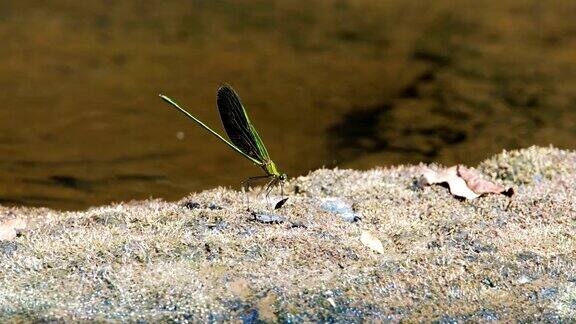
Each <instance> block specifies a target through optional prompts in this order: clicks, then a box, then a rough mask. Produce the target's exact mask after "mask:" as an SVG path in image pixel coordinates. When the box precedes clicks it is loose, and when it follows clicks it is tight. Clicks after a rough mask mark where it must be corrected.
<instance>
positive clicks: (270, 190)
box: [266, 178, 278, 203]
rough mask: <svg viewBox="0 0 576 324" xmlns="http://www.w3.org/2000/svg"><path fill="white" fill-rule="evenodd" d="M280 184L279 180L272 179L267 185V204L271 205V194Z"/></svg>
mask: <svg viewBox="0 0 576 324" xmlns="http://www.w3.org/2000/svg"><path fill="white" fill-rule="evenodd" d="M277 183H278V179H277V178H272V180H270V181H269V182H268V183H267V184H266V203H269V198H270V192H272V189H274V186H275V185H276V184H277Z"/></svg>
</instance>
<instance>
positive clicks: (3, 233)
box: [0, 218, 26, 241]
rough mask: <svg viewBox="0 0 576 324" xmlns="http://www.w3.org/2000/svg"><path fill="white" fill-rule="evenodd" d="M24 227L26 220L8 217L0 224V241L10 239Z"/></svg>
mask: <svg viewBox="0 0 576 324" xmlns="http://www.w3.org/2000/svg"><path fill="white" fill-rule="evenodd" d="M24 229H26V222H25V221H24V220H23V219H21V218H13V219H9V220H7V221H5V222H3V223H1V224H0V241H11V240H13V239H15V238H16V235H18V233H20V232H21V231H23V230H24Z"/></svg>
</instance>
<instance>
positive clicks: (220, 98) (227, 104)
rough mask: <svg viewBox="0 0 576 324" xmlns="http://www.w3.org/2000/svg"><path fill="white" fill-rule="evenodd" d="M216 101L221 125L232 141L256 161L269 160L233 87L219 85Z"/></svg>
mask: <svg viewBox="0 0 576 324" xmlns="http://www.w3.org/2000/svg"><path fill="white" fill-rule="evenodd" d="M216 103H217V105H218V112H219V113H220V119H221V120H222V125H223V126H224V129H225V130H226V134H228V138H230V140H231V141H232V143H234V145H236V146H237V147H238V148H240V149H241V150H242V151H243V152H244V153H246V154H247V155H249V156H250V157H252V158H254V159H256V160H258V161H261V162H263V163H265V162H267V161H269V160H270V156H269V155H268V151H267V150H266V147H265V146H264V143H263V142H262V139H261V138H260V135H258V132H257V131H256V128H255V127H254V126H253V125H252V123H251V122H250V119H249V118H248V114H247V113H246V110H245V109H244V106H242V102H241V101H240V97H239V96H238V95H237V94H236V92H235V91H234V89H232V87H230V86H228V85H224V86H222V87H220V89H218V95H217V100H216Z"/></svg>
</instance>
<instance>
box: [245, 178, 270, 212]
mask: <svg viewBox="0 0 576 324" xmlns="http://www.w3.org/2000/svg"><path fill="white" fill-rule="evenodd" d="M268 177H270V176H269V175H262V176H255V177H250V178H248V179H246V180H244V181H242V184H241V186H242V192H243V193H244V197H246V207H247V208H248V210H250V197H249V196H248V193H247V192H246V189H247V188H248V187H250V184H251V183H252V182H254V181H255V180H258V179H264V178H268Z"/></svg>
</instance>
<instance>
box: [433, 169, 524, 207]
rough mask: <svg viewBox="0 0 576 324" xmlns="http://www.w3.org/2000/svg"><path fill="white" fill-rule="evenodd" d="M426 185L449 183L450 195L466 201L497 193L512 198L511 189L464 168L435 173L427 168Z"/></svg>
mask: <svg viewBox="0 0 576 324" xmlns="http://www.w3.org/2000/svg"><path fill="white" fill-rule="evenodd" d="M422 179H423V184H424V185H431V184H437V183H447V184H448V188H450V193H451V194H452V195H454V196H457V197H462V198H465V199H469V200H472V199H476V198H478V197H480V196H481V195H483V194H487V193H496V194H500V193H501V194H504V195H507V196H511V195H512V193H513V191H512V189H511V188H509V189H506V188H504V187H503V186H501V185H499V184H497V183H494V182H491V181H488V180H484V179H483V178H482V177H481V175H480V174H478V173H477V172H475V171H473V170H471V169H468V168H466V167H464V166H461V165H457V166H453V167H450V168H447V169H444V170H439V171H435V170H432V169H430V168H425V169H424V171H423V172H422Z"/></svg>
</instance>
